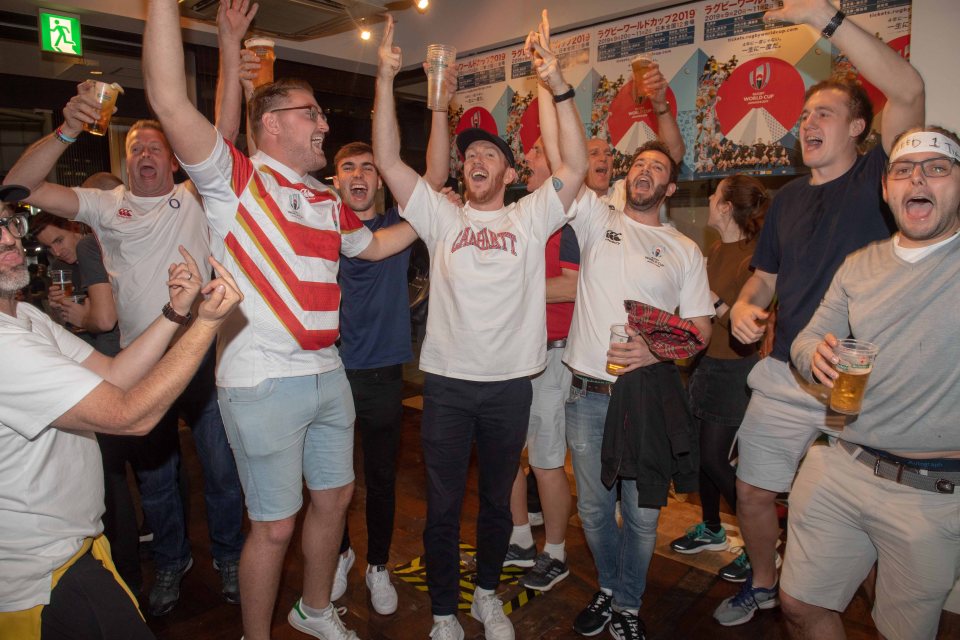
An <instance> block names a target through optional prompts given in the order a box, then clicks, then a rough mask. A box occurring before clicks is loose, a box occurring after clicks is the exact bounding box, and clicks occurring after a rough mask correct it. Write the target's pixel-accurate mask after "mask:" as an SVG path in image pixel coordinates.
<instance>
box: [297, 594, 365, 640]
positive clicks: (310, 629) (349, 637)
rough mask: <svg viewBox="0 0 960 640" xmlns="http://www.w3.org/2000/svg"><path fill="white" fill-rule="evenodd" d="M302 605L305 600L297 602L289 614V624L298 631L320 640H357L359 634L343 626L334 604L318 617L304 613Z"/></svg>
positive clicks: (328, 606)
mask: <svg viewBox="0 0 960 640" xmlns="http://www.w3.org/2000/svg"><path fill="white" fill-rule="evenodd" d="M302 604H303V598H301V599H299V600H297V601H296V602H295V603H294V605H293V608H292V609H290V613H288V614H287V622H289V623H290V626H291V627H293V628H294V629H296V630H297V631H302V632H303V633H305V634H307V635H308V636H313V637H314V638H320V640H357V634H355V633H354V632H353V631H351V630H350V629H347V628H346V627H345V626H343V621H341V620H340V616H339V615H337V608H336V607H335V606H333V604H329V605H327V608H326V609H324V610H323V612H322V613H321V614H320V615H319V616H316V617H313V616H308V615H307V614H306V613H304V611H303V606H302Z"/></svg>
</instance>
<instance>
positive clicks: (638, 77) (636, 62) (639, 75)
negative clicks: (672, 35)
mask: <svg viewBox="0 0 960 640" xmlns="http://www.w3.org/2000/svg"><path fill="white" fill-rule="evenodd" d="M652 66H653V58H651V57H650V56H649V55H647V54H645V53H641V54H640V55H638V56H636V57H634V58H633V59H632V60H631V61H630V68H631V69H632V70H633V101H634V102H637V103H639V102H640V101H642V100H643V97H644V96H645V95H646V92H645V91H644V89H643V76H645V75H647V71H650V67H652Z"/></svg>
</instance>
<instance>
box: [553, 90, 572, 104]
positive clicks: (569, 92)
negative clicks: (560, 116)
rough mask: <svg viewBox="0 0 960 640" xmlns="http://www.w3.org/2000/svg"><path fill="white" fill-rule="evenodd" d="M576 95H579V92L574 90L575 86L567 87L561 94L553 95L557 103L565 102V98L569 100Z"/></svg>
mask: <svg viewBox="0 0 960 640" xmlns="http://www.w3.org/2000/svg"><path fill="white" fill-rule="evenodd" d="M575 95H577V92H576V91H575V90H574V88H573V87H572V86H571V87H570V88H569V89H567V90H566V91H564V92H563V93H561V94H560V95H554V96H553V101H554V102H555V103H559V102H563V101H564V100H569V99H570V98H572V97H574V96H575Z"/></svg>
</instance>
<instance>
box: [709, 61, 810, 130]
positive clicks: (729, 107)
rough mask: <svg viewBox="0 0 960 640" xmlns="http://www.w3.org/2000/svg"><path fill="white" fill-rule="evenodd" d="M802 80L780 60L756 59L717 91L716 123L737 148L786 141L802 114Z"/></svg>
mask: <svg viewBox="0 0 960 640" xmlns="http://www.w3.org/2000/svg"><path fill="white" fill-rule="evenodd" d="M804 91H805V88H804V86H803V78H801V77H800V73H799V72H798V71H797V70H796V69H794V68H793V66H792V65H791V64H790V63H788V62H786V61H785V60H781V59H780V58H769V57H765V58H755V59H753V60H748V61H747V62H744V63H743V64H741V65H740V66H738V67H737V68H736V69H735V70H734V71H733V73H731V74H730V77H729V78H727V79H726V80H724V82H723V84H721V85H720V88H719V89H718V90H717V102H716V111H717V120H718V121H719V123H720V130H721V131H722V132H723V135H724V137H726V138H727V139H728V140H731V141H732V142H735V143H737V144H754V143H756V142H758V141H759V142H763V143H772V142H777V141H778V140H780V139H781V138H783V137H784V136H785V135H787V133H789V132H790V129H792V128H793V126H794V125H795V124H796V123H797V118H799V117H800V112H801V111H803V94H804Z"/></svg>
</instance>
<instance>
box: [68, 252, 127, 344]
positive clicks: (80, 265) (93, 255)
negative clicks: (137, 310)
mask: <svg viewBox="0 0 960 640" xmlns="http://www.w3.org/2000/svg"><path fill="white" fill-rule="evenodd" d="M78 279H79V282H78ZM73 280H74V289H75V290H76V291H77V292H78V293H87V292H88V291H87V290H88V289H89V288H90V286H91V285H94V284H110V278H109V276H107V270H106V268H105V267H104V266H103V255H102V254H101V253H100V243H99V242H97V238H96V236H94V235H93V234H89V235H85V236H83V238H81V239H80V242H78V243H77V264H76V265H75V267H74V270H73ZM89 335H90V337H91V339H92V340H91V342H90V343H91V345H92V346H93V348H94V349H96V350H97V351H99V352H100V353H102V354H104V355H108V356H115V355H117V354H118V353H120V328H119V327H116V326H115V327H114V328H113V329H112V330H110V331H106V332H104V333H96V334H89Z"/></svg>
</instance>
